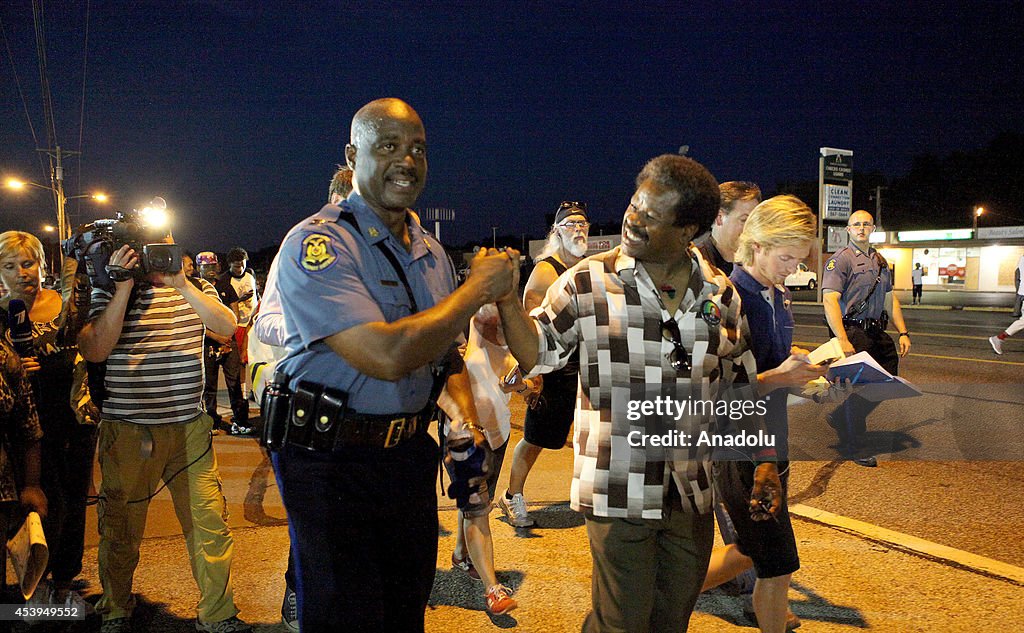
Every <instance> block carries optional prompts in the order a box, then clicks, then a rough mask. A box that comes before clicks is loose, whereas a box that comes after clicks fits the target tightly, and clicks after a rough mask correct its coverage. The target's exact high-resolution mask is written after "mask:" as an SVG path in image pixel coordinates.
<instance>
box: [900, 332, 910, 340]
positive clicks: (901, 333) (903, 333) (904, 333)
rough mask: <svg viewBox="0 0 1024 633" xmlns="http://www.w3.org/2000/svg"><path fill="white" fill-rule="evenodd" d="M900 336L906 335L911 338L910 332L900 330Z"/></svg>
mask: <svg viewBox="0 0 1024 633" xmlns="http://www.w3.org/2000/svg"><path fill="white" fill-rule="evenodd" d="M900 336H906V337H907V338H910V332H909V331H908V332H900Z"/></svg>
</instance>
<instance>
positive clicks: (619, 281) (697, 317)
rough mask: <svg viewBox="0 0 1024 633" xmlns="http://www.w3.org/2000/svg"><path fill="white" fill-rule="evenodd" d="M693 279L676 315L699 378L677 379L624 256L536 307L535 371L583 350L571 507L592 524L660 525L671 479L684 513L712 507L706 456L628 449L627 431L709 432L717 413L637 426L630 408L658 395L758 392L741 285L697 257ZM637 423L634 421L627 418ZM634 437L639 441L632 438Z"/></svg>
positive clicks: (576, 275) (645, 287) (567, 278)
mask: <svg viewBox="0 0 1024 633" xmlns="http://www.w3.org/2000/svg"><path fill="white" fill-rule="evenodd" d="M690 255H691V258H692V260H693V266H692V273H691V276H690V280H689V283H688V284H687V287H686V288H685V294H684V296H683V298H682V302H681V303H680V305H679V308H678V310H677V311H676V313H675V314H674V315H672V316H671V318H674V319H675V320H676V322H677V323H678V324H679V330H680V334H681V338H682V343H683V346H684V347H685V348H686V350H687V352H689V355H690V360H691V364H692V367H693V369H692V370H691V371H690V372H689V373H688V374H677V372H676V370H675V369H673V368H672V365H671V361H670V360H669V356H670V354H671V352H672V350H673V345H672V342H671V341H669V340H666V339H665V338H664V337H663V336H662V331H661V330H662V328H661V324H662V323H663V322H664V321H666V320H668V319H669V318H670V315H669V314H668V312H667V311H666V310H665V308H664V306H663V305H662V302H661V299H660V297H659V294H658V291H657V289H656V288H655V286H654V283H653V282H652V280H651V277H650V275H648V273H647V271H646V270H644V267H643V264H642V263H641V262H637V261H636V260H634V259H633V258H632V257H629V256H628V255H625V254H623V253H622V252H621V251H620V249H619V248H618V247H616V248H614V249H612V250H610V251H606V252H604V253H600V254H598V255H595V256H593V257H589V258H587V259H584V260H583V261H581V262H579V263H578V264H576V265H575V266H574V267H573V268H571V269H570V270H569V271H568V272H566V273H565V274H564V275H562V276H561V277H559V278H558V280H557V281H555V283H554V284H552V285H551V287H550V288H549V289H548V292H547V295H546V296H545V299H544V302H543V303H542V304H541V305H540V306H539V307H538V308H536V309H534V310H533V312H532V313H531V316H532V317H533V318H534V319H535V322H536V326H537V330H538V332H539V334H540V337H539V338H540V342H539V350H538V351H539V357H538V359H537V365H536V367H535V368H534V370H533V372H532V373H534V374H537V373H547V372H550V371H552V370H555V369H558V368H559V367H561V366H562V365H564V364H565V362H566V360H567V359H568V358H569V356H570V355H571V354H572V351H573V350H574V349H577V348H578V349H579V353H580V389H579V392H578V395H577V399H576V412H575V416H574V421H575V431H574V432H573V451H574V466H573V481H572V488H571V491H570V502H571V505H572V508H573V509H574V510H577V511H582V512H589V513H592V514H593V515H595V516H601V517H617V518H635V519H641V518H642V519H659V518H661V516H662V508H663V505H664V500H665V498H666V497H667V493H668V486H669V483H670V482H672V483H673V484H674V485H675V486H676V489H677V490H678V492H679V495H680V497H681V498H682V499H683V500H684V501H683V508H684V510H686V511H687V512H699V513H704V512H707V511H708V510H710V508H711V503H712V498H711V495H712V493H711V460H710V457H711V455H710V452H711V451H710V448H708V447H686V448H655V447H652V446H631V445H630V440H629V438H630V434H631V433H634V432H639V433H640V434H653V433H655V432H657V433H659V434H660V433H665V432H680V431H681V432H685V433H687V434H689V435H691V436H692V437H693V438H697V437H698V435H699V434H700V432H701V431H707V432H709V433H711V432H713V431H714V430H715V429H714V426H713V425H714V420H713V416H712V415H710V412H706V413H705V412H700V411H697V412H688V413H686V414H684V415H682V416H681V417H680V418H679V419H678V420H677V419H675V418H674V417H672V418H670V419H666V418H657V420H656V421H655V420H652V419H651V417H648V416H639V417H640V419H638V420H637V419H635V420H632V421H631V420H629V417H630V416H627V413H628V408H629V401H636V400H650V399H652V398H654V397H657V396H667V397H670V398H674V399H677V400H679V399H685V398H690V399H693V400H705V401H707V400H712V401H713V400H717V399H718V398H719V397H722V396H723V394H724V387H726V386H728V385H732V384H737V385H740V384H742V386H743V387H745V391H746V392H747V394H748V397H749V393H750V389H751V387H752V385H750V384H749V383H750V382H752V381H753V382H755V383H756V376H757V371H756V367H755V361H754V355H753V354H752V353H751V351H750V334H749V330H748V328H747V322H746V319H745V317H743V316H742V314H741V310H740V300H739V296H738V294H737V293H736V290H735V288H734V287H733V286H732V284H731V283H730V282H729V280H728V279H726V278H725V277H724V276H723V275H722V273H721V272H720V271H718V270H717V269H714V268H712V267H711V266H709V265H708V264H707V262H706V261H705V260H704V258H703V257H702V256H701V255H699V254H698V252H697V251H696V250H695V249H693V248H691V249H690ZM631 417H634V418H636V417H638V416H631ZM635 436H636V433H634V437H635Z"/></svg>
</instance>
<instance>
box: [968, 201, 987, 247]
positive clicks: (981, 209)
mask: <svg viewBox="0 0 1024 633" xmlns="http://www.w3.org/2000/svg"><path fill="white" fill-rule="evenodd" d="M984 212H985V207H982V206H978V207H975V208H974V213H972V214H971V220H973V222H974V227H973V228H974V230H973V232H972V233H971V237H973V238H974V239H978V218H980V217H981V214H982V213H984Z"/></svg>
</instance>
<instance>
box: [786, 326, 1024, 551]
mask: <svg viewBox="0 0 1024 633" xmlns="http://www.w3.org/2000/svg"><path fill="white" fill-rule="evenodd" d="M796 313H797V327H796V330H795V334H794V340H795V341H799V342H804V343H812V344H813V343H821V342H824V340H825V338H826V336H827V333H826V330H825V327H824V325H822V323H821V321H820V316H819V315H820V314H821V312H820V309H819V308H817V307H812V306H798V307H797V308H796ZM905 317H906V321H907V327H908V329H909V330H910V331H911V334H912V346H911V350H910V353H909V355H908V356H907V357H906V358H904V359H902V360H901V362H900V375H901V376H903V377H905V378H907V379H908V380H910V381H911V382H912V383H914V384H915V385H917V386H918V387H919V388H920V389H921V390H922V391H923V392H924V395H922V396H921V397H918V398H909V399H905V400H894V401H889V402H884V403H882V404H881V405H880V406H879V407H878V408H877V409H876V410H875V412H874V413H873V414H872V415H871V416H870V418H869V423H868V436H869V441H870V442H871V443H872V444H873V445H875V446H878V447H879V448H880V450H882V451H888V452H886V453H883V454H882V455H881V456H880V459H881V460H882V461H881V465H880V467H879V468H851V467H850V465H849V464H844V465H843V466H842V468H836V467H835V464H832V463H824V464H822V463H814V462H804V463H800V462H797V465H798V466H800V467H799V468H798V467H797V466H794V469H793V480H792V483H791V485H790V494H791V496H795V497H796V498H797V500H799V501H801V502H803V503H805V504H808V505H812V506H814V507H818V508H821V509H824V510H828V511H831V512H835V513H837V514H841V515H844V516H849V517H852V518H857V519H860V520H863V521H867V522H869V523H872V524H876V525H879V526H882V527H886V528H889V529H893V530H897V531H899V532H903V533H907V534H912V535H914V536H918V537H921V538H925V539H928V540H931V541H934V542H937V543H942V544H945V545H949V546H951V547H956V548H958V549H962V550H966V551H969V552H974V553H978V554H982V555H984V556H989V557H991V558H995V559H998V560H1001V561H1004V562H1007V563H1011V564H1014V565H1018V566H1024V548H1022V547H1021V537H1020V534H1021V533H1022V529H1024V512H1021V510H1020V502H1019V500H1018V496H1019V495H1018V490H1019V488H1020V481H1021V466H1022V463H1024V339H1021V340H1015V339H1010V340H1008V341H1007V342H1006V345H1005V353H1004V354H1003V355H1002V356H997V355H996V354H995V353H993V351H992V348H991V346H990V345H989V342H988V337H989V336H991V335H993V334H997V333H998V332H1000V331H1001V330H1002V328H1003V327H1005V326H1006V325H1007V324H1009V322H1010V321H1011V320H1012V318H1011V317H1010V316H1009V315H1008V314H1005V313H995V314H993V313H988V312H963V311H955V310H922V309H913V308H910V309H907V310H905ZM811 406H812V407H813V405H811ZM821 413H822V412H821V411H812V410H810V408H806V409H805V408H801V407H796V408H792V409H791V410H790V424H791V444H793V443H794V442H796V443H798V444H799V441H800V437H801V434H802V433H803V434H806V435H805V436H804V437H807V438H810V441H812V442H813V441H814V439H820V438H822V437H826V438H828V439H829V440H830V441H832V442H834V441H835V436H834V434H833V433H832V432H831V429H830V428H828V427H827V426H825V425H824V424H823V419H822V417H821ZM794 436H795V438H794Z"/></svg>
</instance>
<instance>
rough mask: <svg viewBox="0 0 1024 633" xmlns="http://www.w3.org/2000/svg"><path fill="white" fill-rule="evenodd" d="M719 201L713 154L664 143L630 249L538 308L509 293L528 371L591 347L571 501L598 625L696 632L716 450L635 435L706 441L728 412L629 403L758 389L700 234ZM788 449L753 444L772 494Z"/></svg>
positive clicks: (509, 320) (574, 274) (746, 346)
mask: <svg viewBox="0 0 1024 633" xmlns="http://www.w3.org/2000/svg"><path fill="white" fill-rule="evenodd" d="M718 206H719V190H718V183H717V182H716V181H715V179H714V177H713V176H712V175H711V174H710V173H708V171H707V170H706V169H705V168H704V167H703V166H701V165H700V164H699V163H696V162H695V161H693V160H690V159H688V158H685V157H682V156H677V155H664V156H659V157H658V158H655V159H653V160H651V161H650V162H649V163H648V164H647V165H646V166H645V167H644V169H643V171H641V172H640V175H639V176H638V177H637V190H636V192H635V193H634V194H633V197H632V199H631V200H630V204H629V207H628V208H627V210H626V213H625V216H624V218H623V223H622V244H621V246H619V247H617V248H615V249H612V250H610V251H607V252H605V253H601V254H599V255H595V256H593V257H590V258H587V259H585V260H583V261H581V262H580V263H578V264H577V265H576V266H574V267H573V268H571V269H569V270H568V271H567V272H566V273H564V274H563V275H562V276H561V277H559V278H558V280H557V281H556V282H555V283H554V284H553V285H552V286H551V287H550V289H549V290H548V292H547V296H546V297H545V299H544V302H543V304H542V305H541V306H540V307H539V308H536V309H535V310H533V312H532V313H531V315H530V316H527V315H526V313H525V311H524V309H523V307H522V305H521V304H519V302H518V301H517V299H516V298H515V297H513V296H511V295H509V296H507V297H505V298H503V299H502V301H500V302H499V309H500V311H501V315H502V320H503V323H504V327H505V333H506V338H507V340H508V343H509V348H510V349H511V350H512V351H513V353H514V354H515V356H516V358H517V359H518V360H519V362H520V366H521V367H522V368H523V369H524V370H528V371H530V373H531V374H537V373H545V372H550V371H552V370H555V369H557V368H559V367H561V366H562V365H564V364H565V362H566V360H567V359H568V358H569V356H570V355H571V353H572V352H573V350H575V349H579V353H580V391H579V394H578V396H577V403H576V413H575V424H576V427H575V432H574V437H573V443H574V452H575V466H574V472H573V482H572V489H571V494H570V499H571V505H572V507H573V509H575V510H578V511H580V512H583V513H584V514H585V516H586V520H587V534H588V537H589V539H590V546H591V554H592V556H593V559H594V569H593V595H592V603H593V611H592V612H591V613H590V615H589V616H588V617H587V620H586V622H585V624H584V631H631V632H632V631H636V632H639V631H644V632H647V631H673V632H678V631H684V630H685V629H686V626H687V623H688V621H689V617H690V613H691V612H692V610H693V606H694V604H695V603H696V599H697V595H698V593H699V591H700V586H701V582H702V580H703V578H704V574H705V571H706V570H707V565H708V558H709V557H710V554H711V547H712V544H713V540H714V536H713V520H712V515H711V513H710V512H709V511H710V509H711V501H712V499H711V463H710V457H711V456H710V449H709V448H706V447H693V446H691V447H686V448H674V449H673V448H668V449H664V448H660V449H659V448H654V447H652V446H651V445H647V446H637V445H636V440H638V439H639V438H640V436H642V435H647V434H652V433H654V432H655V430H654V429H657V430H658V431H660V432H665V431H668V432H672V433H678V432H685V433H687V434H689V435H691V436H692V437H693V438H696V437H698V436H699V434H700V432H701V431H708V432H709V433H710V432H714V430H715V427H714V418H713V416H711V415H708V414H700V415H695V414H686V415H683V416H681V417H680V418H679V419H678V420H676V419H675V418H674V417H671V419H669V421H668V426H665V420H664V419H663V420H661V421H660V422H654V421H652V418H648V417H646V416H635V415H634V416H629V415H627V413H628V409H629V407H630V405H629V401H634V403H635V401H636V400H643V399H648V400H649V399H652V398H654V397H657V396H659V395H662V396H669V397H673V398H675V399H677V400H678V399H680V398H682V399H686V398H691V399H694V400H697V399H701V400H713V401H717V400H719V399H720V398H724V397H730V398H734V399H735V398H737V394H738V393H743V394H746V395H740V396H739V397H751V398H756V397H757V396H756V388H755V385H756V384H757V382H758V376H757V373H756V366H755V361H754V357H753V355H752V353H751V351H750V338H749V336H750V335H749V331H748V329H747V324H746V320H745V317H743V316H742V314H741V310H740V301H739V297H738V295H737V293H736V291H735V289H734V288H733V287H732V285H731V284H730V282H729V280H728V279H726V278H725V277H724V276H722V275H721V274H720V273H719V272H718V271H717V269H713V268H712V267H710V266H708V265H707V263H706V262H705V261H704V259H703V258H702V257H701V256H700V254H699V253H698V252H697V250H696V249H694V248H690V247H689V245H690V241H691V240H692V239H693V236H694V235H697V234H698V233H699V232H700V231H702V230H705V229H706V228H707V227H708V225H709V223H710V222H711V220H712V219H713V218H714V216H715V214H716V213H717V212H718ZM792 369H793V367H792V364H790V365H789V366H786V365H785V364H784V366H783V367H781V368H780V369H779V370H778V372H777V374H778V375H776V374H772V373H769V374H762V376H761V377H760V378H762V379H763V380H764V381H765V382H766V383H771V382H773V381H774V380H775V379H778V378H780V377H781V374H782V373H785V372H787V371H792ZM727 387H729V392H730V394H731V395H729V396H726V395H725V390H726V388H727ZM638 417H639V419H637V418H638ZM773 455H774V450H773V449H761V450H760V452H758V451H754V452H752V454H751V457H752V458H754V459H764V460H765V462H764V463H761V464H760V465H759V466H758V468H757V470H756V479H757V483H756V485H755V495H756V496H757V497H758V498H761V497H762V496H763V495H764V494H765V493H767V492H769V491H770V492H774V493H776V497H777V492H778V491H779V490H780V488H779V484H778V473H777V470H776V468H775V464H774V463H772V462H771V460H772V458H773ZM777 505H778V503H777V501H775V502H773V507H776V508H777ZM764 518H768V517H767V516H765V517H764Z"/></svg>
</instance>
